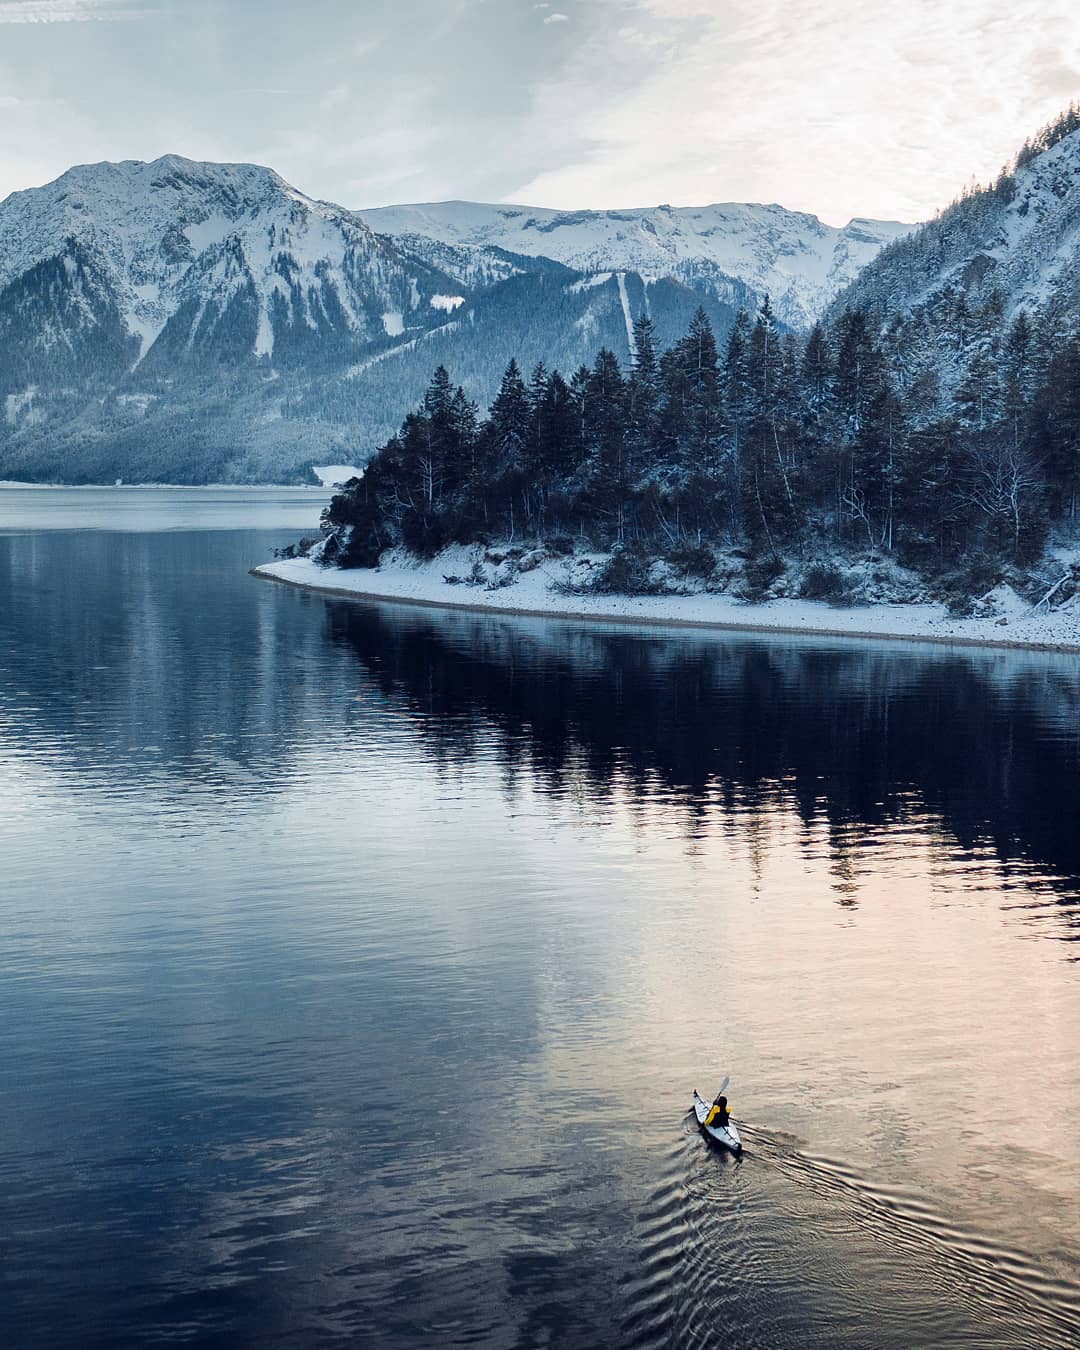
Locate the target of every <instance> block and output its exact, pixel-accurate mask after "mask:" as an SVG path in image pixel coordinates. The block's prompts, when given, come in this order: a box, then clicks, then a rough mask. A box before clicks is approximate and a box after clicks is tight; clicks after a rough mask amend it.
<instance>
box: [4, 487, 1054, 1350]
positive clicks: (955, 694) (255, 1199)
mask: <svg viewBox="0 0 1080 1350" xmlns="http://www.w3.org/2000/svg"><path fill="white" fill-rule="evenodd" d="M132 497H134V498H135V501H134V503H132V500H131V498H132ZM322 500H323V496H322V495H321V494H318V493H314V494H312V493H304V492H303V491H299V492H295V491H294V492H282V493H280V494H276V495H275V494H273V493H267V492H261V493H252V494H244V493H242V492H237V491H235V490H233V491H230V492H228V493H227V494H208V495H207V496H205V497H203V498H200V496H199V494H198V493H197V492H190V491H188V492H176V493H173V494H170V493H168V492H157V493H154V492H148V491H147V490H138V491H136V492H135V493H130V492H128V493H116V494H110V493H102V492H97V493H95V492H93V491H87V492H80V493H71V492H60V491H57V490H46V491H42V492H36V493H33V494H32V495H27V490H0V794H2V796H0V884H2V893H0V923H2V933H3V938H2V942H0V1257H2V1267H0V1269H2V1272H3V1308H2V1311H0V1322H2V1324H3V1328H4V1333H5V1334H4V1340H5V1343H7V1344H11V1345H14V1346H17V1347H26V1348H27V1350H36V1348H37V1347H69V1346H70V1347H80V1348H86V1347H102V1348H103V1350H104V1347H109V1350H115V1348H117V1347H128V1346H132V1347H134V1346H146V1345H168V1344H177V1345H195V1346H210V1345H230V1346H248V1345H251V1346H267V1345H274V1346H277V1345H289V1346H313V1345H331V1344H342V1345H372V1344H379V1345H386V1346H406V1345H408V1346H414V1345H424V1346H427V1345H433V1346H434V1345H462V1344H478V1345H490V1346H537V1345H548V1344H550V1345H557V1346H580V1347H595V1346H601V1345H608V1344H613V1345H614V1344H617V1345H619V1346H679V1347H682V1346H713V1345H732V1346H739V1347H749V1346H760V1347H774V1346H775V1347H797V1346H805V1345H815V1346H833V1345H844V1346H865V1347H908V1346H912V1345H918V1346H939V1345H940V1346H965V1347H968V1346H975V1347H980V1346H986V1347H991V1346H993V1347H1006V1346H1040V1347H1042V1346H1050V1347H1054V1346H1073V1345H1075V1344H1076V1342H1077V1337H1078V1334H1080V1291H1078V1279H1080V1265H1078V1254H1080V1211H1078V1197H1080V1067H1078V1054H1077V1051H1078V1048H1080V1046H1078V1030H1077V1029H1078V1027H1080V964H1078V963H1077V959H1076V958H1077V957H1078V956H1080V946H1078V945H1077V944H1076V939H1077V937H1078V935H1080V904H1078V901H1080V880H1078V878H1080V663H1078V662H1077V660H1076V659H1075V658H1071V657H1055V656H1050V655H1034V654H1031V655H1028V654H1023V653H1013V652H1010V653H1005V652H990V651H975V650H967V649H964V650H951V649H945V648H922V647H918V646H914V645H909V644H896V645H895V646H894V645H891V644H887V643H876V644H860V643H855V642H840V641H837V642H832V643H830V642H827V641H817V642H810V641H797V640H793V639H789V638H771V639H764V638H753V637H746V638H742V637H735V636H732V635H730V634H722V635H717V636H715V637H714V636H710V635H702V634H700V633H696V634H693V635H690V636H688V635H686V634H685V633H684V632H670V633H669V632H663V631H660V630H652V631H648V632H635V631H634V630H632V629H625V630H624V629H619V628H613V627H601V628H589V627H588V626H585V625H580V624H574V623H559V622H542V621H537V620H526V619H518V620H514V619H509V618H499V619H494V618H485V617H476V616H470V615H467V614H462V613H452V614H440V613H438V612H435V611H421V610H410V609H405V608H400V607H393V606H383V607H377V606H370V605H350V604H348V603H345V602H341V601H337V600H325V599H322V598H320V597H317V596H312V595H306V594H302V593H298V592H296V591H293V590H289V589H287V588H284V587H280V586H275V585H272V584H270V583H267V582H262V581H258V580H256V579H254V578H252V577H250V576H248V575H247V568H248V567H250V566H251V565H252V564H254V563H256V562H259V561H261V560H264V559H265V558H267V557H268V556H269V555H270V554H271V552H272V550H273V548H274V547H275V546H276V545H278V544H281V543H284V542H286V541H287V540H289V539H293V538H295V537H296V535H297V534H298V532H300V531H302V530H304V529H308V528H310V527H311V526H313V525H314V523H315V519H316V517H317V513H318V509H319V506H320V505H321V502H322ZM248 524H254V525H256V526H258V527H259V528H253V529H248V528H244V527H245V525H248ZM97 526H100V527H102V528H95V527H97ZM725 1073H730V1074H731V1076H732V1082H731V1087H730V1089H729V1096H730V1097H731V1100H732V1105H733V1109H734V1112H735V1115H736V1118H737V1120H738V1121H739V1124H740V1127H741V1128H742V1129H743V1131H744V1136H745V1138H746V1141H747V1150H746V1155H745V1157H744V1158H743V1160H742V1161H741V1162H739V1163H735V1162H734V1161H733V1160H732V1159H730V1158H728V1157H725V1156H721V1155H720V1154H718V1153H717V1152H715V1151H713V1150H712V1149H711V1148H710V1147H709V1146H707V1145H706V1143H705V1142H704V1141H703V1140H702V1138H701V1137H700V1135H699V1134H698V1133H697V1132H696V1130H695V1129H693V1128H692V1122H691V1121H690V1120H689V1119H688V1117H687V1115H686V1111H687V1108H688V1106H689V1102H690V1094H691V1090H692V1088H693V1087H694V1086H695V1085H696V1086H698V1087H700V1088H701V1090H702V1091H703V1092H706V1093H709V1094H710V1095H711V1093H712V1092H713V1091H715V1088H716V1086H717V1085H718V1082H719V1080H720V1078H721V1077H722V1076H723V1075H724V1074H725Z"/></svg>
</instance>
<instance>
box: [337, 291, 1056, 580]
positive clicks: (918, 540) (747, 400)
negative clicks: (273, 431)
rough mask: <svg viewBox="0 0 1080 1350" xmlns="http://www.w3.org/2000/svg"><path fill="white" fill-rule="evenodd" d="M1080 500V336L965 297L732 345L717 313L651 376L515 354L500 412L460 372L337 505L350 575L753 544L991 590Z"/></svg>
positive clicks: (649, 353)
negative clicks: (427, 562) (533, 552)
mask: <svg viewBox="0 0 1080 1350" xmlns="http://www.w3.org/2000/svg"><path fill="white" fill-rule="evenodd" d="M1078 497H1080V334H1078V333H1077V332H1076V331H1075V330H1073V331H1064V332H1063V331H1059V329H1058V327H1057V326H1056V325H1055V324H1054V322H1053V320H1052V318H1050V317H1047V316H1043V317H1041V318H1038V319H1035V320H1033V319H1031V318H1029V317H1028V315H1027V314H1026V313H1025V312H1024V311H1020V312H1019V313H1017V314H1016V315H1015V317H1013V318H1011V319H1009V320H1006V317H1005V314H1004V307H1003V303H1002V301H1001V298H1000V297H999V296H995V295H993V294H992V295H991V296H990V297H989V299H988V300H987V301H986V302H985V303H984V304H981V305H980V306H978V307H977V308H974V309H969V307H968V303H967V300H966V297H965V295H964V293H963V291H962V290H955V291H946V293H945V295H944V297H943V298H940V299H939V300H938V301H937V303H936V305H935V307H934V310H933V311H932V312H930V313H926V312H920V313H917V314H916V315H915V316H914V317H909V318H906V319H897V320H894V321H893V322H892V323H891V324H889V325H888V326H887V327H885V328H884V329H882V328H880V327H879V326H878V325H876V324H875V323H873V322H872V321H871V320H870V319H869V318H868V317H867V315H866V314H865V313H863V312H861V311H859V310H855V309H849V310H846V311H844V312H842V313H841V314H840V315H838V316H837V317H836V318H835V319H833V321H832V322H831V323H829V324H828V325H827V326H823V325H821V324H819V325H818V326H816V327H815V328H814V329H813V330H812V331H811V332H810V333H809V334H808V335H806V336H805V337H800V336H798V335H795V334H792V333H787V332H781V331H780V330H779V328H778V326H777V324H776V322H775V319H774V316H773V314H772V310H771V306H770V304H769V301H768V298H766V299H765V301H764V303H763V304H762V305H761V307H760V310H759V312H758V313H757V314H756V315H755V316H754V317H753V318H750V317H749V316H747V315H745V314H740V315H739V317H738V318H737V320H736V321H735V323H734V326H733V328H732V330H731V332H730V335H729V336H728V338H727V341H726V342H725V343H724V344H723V347H722V350H721V349H720V347H719V346H718V343H717V341H716V338H715V336H714V332H713V329H712V327H711V325H710V323H709V320H708V318H707V317H706V315H705V314H704V312H702V311H699V312H698V313H697V314H696V316H695V317H694V318H693V320H692V322H691V324H690V326H689V330H688V331H687V332H686V334H685V335H684V336H683V337H682V338H681V339H680V340H678V341H677V342H675V343H674V344H673V345H671V346H670V347H669V348H668V349H667V350H663V351H661V350H659V349H658V344H657V342H656V340H655V336H654V332H653V325H652V323H651V321H650V319H649V318H648V317H647V316H642V317H640V318H639V319H638V320H637V322H636V324H635V325H634V342H633V358H632V362H631V365H630V368H629V369H628V370H624V369H622V368H620V364H619V362H618V360H617V359H616V357H615V356H614V355H613V353H612V352H611V351H610V350H607V349H602V350H600V351H599V352H598V353H597V355H596V358H595V360H594V362H593V363H592V365H591V366H582V367H581V368H580V369H578V370H576V371H574V372H573V374H572V375H571V376H570V377H569V379H567V378H565V377H564V376H563V375H562V374H560V373H559V372H558V371H557V370H552V371H548V370H546V369H545V368H544V366H543V365H542V364H541V365H537V366H536V367H535V368H534V369H533V370H532V371H531V372H530V373H529V374H528V377H527V378H526V376H525V375H524V374H523V373H522V371H521V370H520V369H519V368H518V365H517V362H516V361H515V360H511V361H510V364H509V365H508V367H507V369H506V372H505V374H504V376H503V378H502V382H501V386H500V388H499V391H498V394H497V396H496V397H495V399H494V401H493V402H492V405H491V408H490V410H489V411H488V414H487V416H486V417H481V415H480V412H479V409H478V408H477V406H476V404H475V403H473V402H471V401H470V400H469V399H468V398H467V397H466V395H465V393H464V392H463V391H462V389H461V388H459V387H455V386H454V384H453V382H452V380H451V378H450V376H449V374H448V372H447V371H446V370H445V369H444V368H443V367H440V368H439V369H438V370H436V371H435V373H434V376H433V377H432V380H431V383H430V386H429V388H428V390H427V393H426V395H425V397H424V399H423V402H422V404H421V405H420V406H419V407H418V408H416V409H415V410H414V411H412V412H410V413H409V414H408V415H407V416H406V418H405V420H404V422H403V424H402V426H401V429H400V431H399V432H398V434H397V435H395V436H394V437H392V438H391V439H390V440H389V441H387V443H386V444H385V445H383V446H382V447H381V448H380V449H379V450H378V451H377V452H376V454H375V455H374V457H373V458H372V459H371V461H370V463H369V464H368V466H367V470H366V472H365V473H364V475H363V477H362V478H360V479H356V480H353V482H352V483H351V484H349V485H348V486H347V487H346V489H345V490H344V491H343V492H342V493H341V494H340V495H338V496H337V497H336V498H335V499H334V500H333V502H332V503H331V505H330V506H329V507H328V509H327V512H326V514H325V517H324V526H325V527H326V529H327V530H328V532H329V535H330V547H329V548H328V549H324V554H328V555H329V556H328V560H330V559H333V560H334V561H337V562H338V563H339V564H340V565H342V566H354V567H355V566H375V565H377V563H378V560H379V557H380V555H381V554H382V552H383V551H384V550H385V549H387V548H390V547H396V546H404V547H405V548H407V549H409V550H411V551H413V552H415V553H417V554H420V555H423V556H432V555H434V554H435V553H436V552H438V551H439V550H440V549H442V548H443V547H445V546H446V545H448V544H450V543H453V542H461V543H472V542H492V541H501V542H502V543H506V542H507V541H509V542H513V541H521V542H526V541H534V540H535V541H551V540H557V541H561V542H562V543H563V545H564V546H565V545H566V544H567V543H569V544H570V545H571V546H573V545H574V544H577V545H578V546H579V547H580V546H588V547H592V548H596V549H603V550H614V551H615V552H616V553H618V554H621V555H624V562H623V564H622V568H621V573H622V579H621V585H620V589H634V588H635V581H636V580H637V581H640V580H641V578H643V577H644V576H645V568H644V567H638V568H635V567H634V566H633V559H634V558H640V559H642V560H644V559H647V558H649V557H652V556H656V555H660V556H663V555H666V554H672V553H675V554H678V555H679V556H680V557H682V558H684V559H685V558H686V557H688V556H690V557H693V555H694V553H695V552H696V553H697V554H698V555H699V561H698V565H699V566H700V567H701V568H702V569H705V570H707V569H708V567H709V550H710V549H712V548H716V547H723V546H726V547H739V548H742V549H744V550H745V552H746V555H747V558H748V570H750V569H751V568H755V569H757V571H758V573H759V574H760V575H762V576H764V577H767V576H768V575H769V574H770V572H775V571H776V570H777V569H782V567H783V565H784V559H785V558H792V557H795V558H799V559H802V560H805V559H806V558H808V557H816V556H829V555H835V554H836V553H837V552H840V553H842V554H852V553H856V552H858V553H863V554H865V553H867V552H870V553H874V554H880V555H892V556H893V557H895V559H896V560H897V561H898V562H900V563H902V564H903V565H905V566H907V567H909V568H912V569H914V570H915V571H917V572H918V573H920V574H922V575H923V576H939V577H940V576H946V575H948V576H949V577H950V578H951V580H952V582H953V584H954V585H956V586H959V587H960V588H961V589H967V590H969V591H973V590H977V589H979V588H980V587H982V588H983V589H986V586H987V585H992V584H993V582H994V580H995V577H996V575H999V574H1000V572H1001V569H1002V568H1003V567H1014V568H1023V567H1024V566H1026V565H1030V564H1031V563H1033V562H1034V561H1035V560H1037V559H1038V558H1039V556H1040V555H1041V553H1042V552H1043V550H1044V548H1045V546H1046V544H1047V541H1048V539H1049V537H1050V535H1051V532H1053V531H1059V532H1060V533H1062V534H1063V535H1065V534H1068V533H1070V532H1071V531H1072V530H1073V529H1075V527H1076V524H1077V506H1078Z"/></svg>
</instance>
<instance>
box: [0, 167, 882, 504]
mask: <svg viewBox="0 0 1080 1350" xmlns="http://www.w3.org/2000/svg"><path fill="white" fill-rule="evenodd" d="M905 228H906V227H903V226H899V225H894V224H876V223H873V222H868V221H859V222H853V223H852V224H851V225H849V226H848V227H847V228H846V229H844V230H837V229H834V228H832V227H829V226H826V225H823V224H822V223H821V222H820V221H819V220H817V219H816V218H815V217H813V216H808V215H803V214H798V213H795V212H789V211H784V210H783V209H782V208H780V207H775V206H768V207H759V206H717V207H709V208H702V209H701V210H678V211H676V210H672V209H671V208H669V207H658V208H655V209H652V210H648V211H639V212H583V213H577V214H574V215H568V214H566V213H558V212H553V211H542V210H531V209H525V208H516V207H515V208H504V207H497V206H481V205H471V204H468V203H451V204H447V205H444V206H426V207H388V208H384V209H383V210H380V211H373V212H367V213H357V212H352V211H348V210H345V209H344V208H342V207H338V206H334V205H331V204H329V203H325V202H318V201H315V200H313V199H312V198H310V197H307V196H305V195H304V194H303V193H302V192H299V191H297V190H296V189H294V188H292V187H290V186H289V184H287V183H286V182H284V180H283V179H281V178H280V177H278V175H277V174H275V173H273V172H272V171H271V170H269V169H263V168H258V167H256V166H253V165H244V164H241V165H230V164H204V163H195V162H193V161H190V160H186V159H182V158H180V157H179V156H173V155H170V156H166V157H164V158H162V159H159V160H155V161H154V162H153V163H150V164H144V163H140V162H136V161H126V162H124V163H120V164H98V165H86V166H81V167H78V168H73V169H71V170H69V171H68V172H67V173H65V174H63V175H62V176H61V177H60V178H58V179H57V180H56V181H55V182H53V183H50V184H47V185H46V186H45V187H41V188H34V189H30V190H28V191H25V192H17V193H13V194H12V195H11V196H9V197H8V198H7V199H6V200H5V201H3V202H2V203H0V413H2V416H0V477H8V478H16V477H18V478H31V479H46V480H63V481H76V482H77V481H110V480H111V479H113V478H115V477H121V478H124V479H125V480H135V481H146V480H165V481H180V482H204V481H215V480H226V481H228V480H232V481H295V480H297V479H300V480H307V479H308V478H309V477H310V469H309V466H310V465H311V464H312V463H313V462H314V463H319V462H325V461H326V460H335V461H342V460H345V461H349V460H353V461H355V460H357V459H360V460H362V459H363V458H365V457H366V455H367V454H368V453H369V452H370V451H371V449H372V448H373V447H374V446H375V445H376V444H378V443H379V441H380V440H381V439H383V438H385V436H386V435H387V434H388V433H389V432H390V431H391V430H392V429H394V428H395V427H396V426H397V424H398V422H399V421H400V419H401V415H402V412H403V411H404V409H406V408H407V407H408V406H410V404H411V403H413V402H415V400H416V399H417V398H418V397H419V395H420V393H421V391H422V390H423V388H424V386H425V385H426V383H427V380H428V377H429V375H430V372H431V369H432V368H433V367H434V365H436V364H437V363H438V362H444V363H445V364H446V365H447V366H448V367H449V368H450V369H451V371H452V373H453V375H454V378H455V380H457V381H460V382H461V383H462V384H464V386H465V388H466V389H467V390H468V392H469V393H470V395H472V396H473V397H475V398H476V399H477V400H478V401H480V402H481V404H485V405H486V403H487V401H488V400H489V399H490V397H491V396H492V394H493V392H494V389H495V387H496V385H497V382H498V379H499V377H500V375H501V373H502V369H503V367H504V365H505V363H506V361H507V360H508V359H509V356H510V355H511V354H512V353H517V354H518V355H519V356H520V357H522V358H523V359H525V360H527V361H529V362H534V361H541V360H542V361H544V362H546V363H547V365H548V366H552V365H559V366H561V367H562V368H564V369H573V368H574V367H576V366H577V365H579V364H581V363H582V362H586V361H590V360H591V359H592V357H593V356H594V354H595V351H596V349H597V348H598V347H599V346H600V345H603V344H606V345H608V346H610V347H611V348H612V349H613V350H614V351H615V352H616V353H617V355H618V356H619V357H620V359H621V360H622V361H623V362H624V363H629V361H630V340H631V339H630V330H631V327H632V323H633V320H634V318H636V317H637V316H638V315H639V314H640V313H642V312H643V311H644V310H648V311H649V312H650V313H651V314H652V316H653V318H654V320H655V322H656V326H657V332H658V335H659V337H660V338H661V340H674V338H675V337H676V336H677V335H678V334H679V333H681V332H682V331H683V330H684V329H685V327H686V324H687V322H688V321H689V318H690V316H691V315H692V313H693V312H694V310H695V309H697V308H698V306H699V305H704V307H705V308H706V310H707V312H708V313H709V316H710V318H711V320H712V322H713V324H714V326H715V327H716V328H717V330H718V332H719V334H720V336H721V337H723V335H724V333H725V332H726V331H727V329H728V328H729V327H730V324H731V322H732V320H733V318H734V315H735V314H736V313H737V311H738V310H739V309H740V308H749V309H754V308H756V307H757V305H758V304H759V303H760V301H761V299H762V297H763V296H764V294H765V293H766V292H770V293H772V295H773V296H774V303H775V306H776V309H777V313H778V317H779V318H780V320H781V321H782V322H783V323H784V324H786V325H787V326H790V327H799V326H803V325H805V324H806V323H807V322H809V321H810V320H811V319H812V318H813V317H815V316H816V315H817V314H818V313H820V312H821V311H822V310H823V309H824V307H825V306H826V305H827V304H828V302H829V301H830V300H831V299H832V298H833V296H834V295H835V294H836V293H837V291H838V290H839V289H840V288H841V287H842V286H843V285H844V284H845V283H846V282H848V281H850V280H851V279H852V278H853V277H854V276H855V275H856V274H857V273H858V271H859V269H860V268H861V267H862V266H863V265H864V264H865V263H866V262H868V261H869V260H870V259H871V258H872V257H873V256H874V255H875V254H876V253H877V251H878V250H879V249H880V247H881V245H882V244H883V243H884V242H886V241H889V240H892V239H894V238H896V237H897V236H898V235H899V234H900V233H902V232H903V231H904V229H905Z"/></svg>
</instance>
